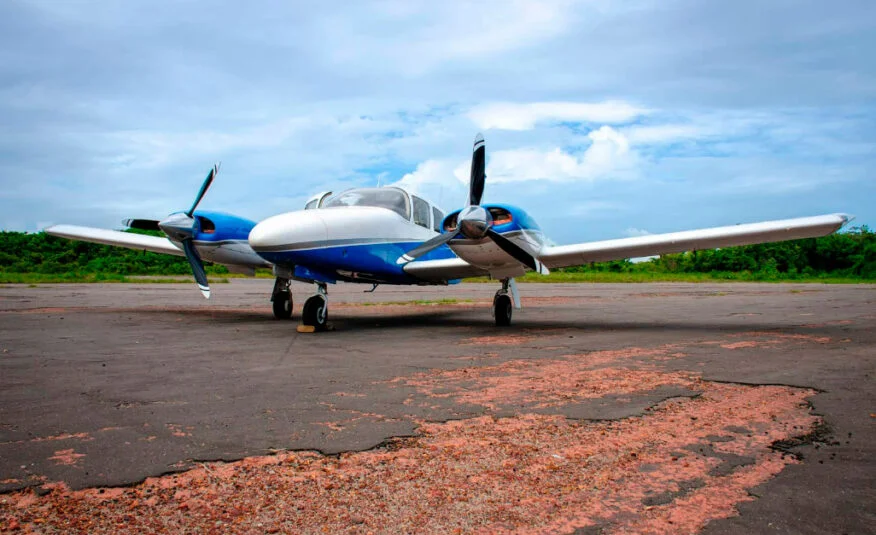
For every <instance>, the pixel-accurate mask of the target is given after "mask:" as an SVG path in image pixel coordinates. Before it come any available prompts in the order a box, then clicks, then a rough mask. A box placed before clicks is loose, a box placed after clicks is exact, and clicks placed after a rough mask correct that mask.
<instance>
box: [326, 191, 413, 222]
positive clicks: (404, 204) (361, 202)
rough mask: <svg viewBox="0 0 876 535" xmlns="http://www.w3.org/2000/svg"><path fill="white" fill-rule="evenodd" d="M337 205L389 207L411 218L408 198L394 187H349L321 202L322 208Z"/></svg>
mask: <svg viewBox="0 0 876 535" xmlns="http://www.w3.org/2000/svg"><path fill="white" fill-rule="evenodd" d="M337 206H376V207H378V208H389V209H390V210H392V211H393V212H395V213H397V214H398V215H400V216H402V217H403V218H405V219H410V218H411V212H410V208H409V207H408V199H407V196H406V195H405V194H404V192H403V191H401V190H399V189H395V188H362V189H351V190H349V191H345V192H343V193H340V194H338V195H337V196H336V197H332V198H331V199H329V200H327V201H326V202H325V204H323V207H324V208H332V207H337Z"/></svg>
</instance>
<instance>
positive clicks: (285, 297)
mask: <svg viewBox="0 0 876 535" xmlns="http://www.w3.org/2000/svg"><path fill="white" fill-rule="evenodd" d="M271 304H272V305H273V309H274V317H275V318H276V319H278V320H287V319H289V318H291V317H292V292H290V291H289V279H284V278H280V277H277V280H276V282H274V291H273V292H272V293H271Z"/></svg>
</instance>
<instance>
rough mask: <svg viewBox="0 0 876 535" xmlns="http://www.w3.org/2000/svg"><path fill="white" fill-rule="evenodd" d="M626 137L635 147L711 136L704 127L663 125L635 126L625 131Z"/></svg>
mask: <svg viewBox="0 0 876 535" xmlns="http://www.w3.org/2000/svg"><path fill="white" fill-rule="evenodd" d="M623 132H624V135H625V136H626V137H627V139H629V140H630V143H632V144H634V145H659V144H664V143H674V142H677V141H681V140H685V139H695V138H697V137H702V136H704V135H707V134H710V133H711V132H709V131H708V130H706V129H704V128H703V127H700V126H696V125H690V124H661V125H653V126H633V127H630V128H626V129H624V131H623Z"/></svg>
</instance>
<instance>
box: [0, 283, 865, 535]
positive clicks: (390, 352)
mask: <svg viewBox="0 0 876 535" xmlns="http://www.w3.org/2000/svg"><path fill="white" fill-rule="evenodd" d="M271 286H272V281H271V280H264V279H259V280H247V279H232V282H231V283H229V284H215V285H214V287H213V298H212V299H210V300H209V301H205V300H203V299H202V298H201V297H200V295H199V294H198V291H197V288H196V287H195V286H194V285H193V284H105V285H103V284H86V285H70V284H65V285H38V286H37V287H28V286H25V285H6V286H2V287H0V522H2V523H0V529H13V528H19V527H21V528H22V529H32V530H36V531H41V530H45V531H52V529H57V530H61V529H63V530H71V531H81V532H85V531H90V532H99V531H100V529H97V528H98V527H100V526H98V525H96V524H89V525H88V526H85V525H83V524H77V523H76V522H77V520H76V519H75V518H74V519H71V518H66V517H64V514H67V515H68V516H70V517H75V516H77V515H78V516H79V517H82V516H90V517H91V518H92V520H94V519H95V518H104V519H110V520H106V522H110V521H112V522H116V521H118V522H119V523H117V524H113V525H112V526H111V525H110V524H106V525H103V529H105V530H108V531H114V530H117V529H121V527H126V528H127V529H130V530H132V531H139V530H146V531H148V530H160V529H173V528H174V526H177V527H179V526H178V525H175V524H171V523H170V522H173V521H175V520H173V515H174V514H177V513H178V512H179V511H180V510H184V511H185V512H186V515H188V516H187V517H186V518H188V519H189V520H191V519H192V518H202V517H203V518H204V519H206V518H207V516H206V515H207V514H208V512H215V510H216V508H217V507H218V506H217V505H215V501H217V500H225V501H226V502H227V501H229V500H238V501H239V503H240V504H244V505H240V508H241V511H242V512H240V514H239V515H237V517H235V515H234V514H232V513H228V515H230V516H228V515H226V516H227V517H226V516H223V517H221V518H220V519H219V520H216V522H220V524H221V522H226V523H227V522H232V521H233V519H234V518H238V517H239V518H238V520H240V518H245V519H247V522H255V521H256V520H258V522H259V523H258V524H257V525H258V526H259V528H258V529H256V528H253V530H255V531H260V530H261V531H273V530H274V529H275V528H276V530H277V531H300V532H311V531H312V532H318V531H319V530H320V529H329V531H330V532H353V533H359V532H361V533H367V532H369V531H371V532H375V533H377V532H406V531H407V532H452V531H454V530H457V531H458V532H470V531H478V530H480V531H482V532H499V531H502V530H505V531H507V532H518V531H519V532H553V533H603V532H605V533H611V532H637V533H645V532H654V533H675V532H704V533H876V460H874V459H876V446H874V444H876V380H874V378H876V351H874V349H876V307H874V304H876V285H815V284H805V285H804V284H742V283H726V284H679V283H656V284H525V285H521V286H520V289H521V294H522V296H523V306H524V308H523V309H522V310H518V311H515V313H514V318H513V320H512V325H511V327H510V328H497V327H495V326H494V324H493V320H492V317H491V315H490V310H489V303H490V301H491V299H492V295H493V293H494V292H495V291H496V286H497V285H494V284H461V285H456V286H450V287H446V288H442V287H438V288H434V287H425V288H416V287H387V286H381V287H379V288H378V289H377V291H376V292H374V293H363V291H362V290H363V289H367V287H366V286H356V285H343V284H341V285H337V286H335V287H330V288H329V303H330V308H329V321H330V322H332V323H333V325H334V327H335V330H334V331H332V332H325V333H317V334H301V333H298V332H296V329H295V327H296V325H297V319H298V315H299V313H300V308H301V305H302V304H303V301H304V298H306V297H307V296H308V295H309V294H310V293H312V289H311V288H309V287H308V286H307V285H298V284H296V285H293V296H294V297H295V299H296V302H295V311H294V316H293V320H291V321H278V320H275V319H273V318H272V316H271V312H270V303H269V302H268V299H267V298H268V296H269V294H270V290H271ZM440 300H447V301H441V302H439V301H440ZM308 452H309V453H308ZM313 452H316V453H313ZM260 456H270V457H260ZM245 458H254V459H261V460H260V461H258V462H255V461H253V460H250V461H244V463H246V462H249V463H250V464H240V463H231V464H226V463H227V462H231V461H238V460H241V459H245ZM218 461H222V462H221V463H217V464H214V463H215V462H218ZM265 466H267V468H265ZM304 466H307V467H310V468H308V470H304V468H302V467H304ZM211 467H212V468H211ZM217 467H227V469H225V468H223V469H222V470H224V471H223V472H222V473H223V474H225V476H223V477H224V478H225V479H222V478H219V479H216V478H218V477H219V476H216V475H215V474H216V473H218V472H219V471H220V469H219V468H217ZM272 467H273V468H272ZM281 469H282V470H281ZM253 471H255V472H253ZM181 473H184V474H188V475H187V476H185V477H187V478H188V479H185V478H183V479H180V478H181V477H183V475H184V474H181ZM252 473H257V474H256V475H257V476H258V477H261V478H266V479H252V480H247V481H248V483H247V484H246V485H230V484H226V483H228V482H229V481H236V480H237V479H236V478H244V477H250V475H252ZM168 474H176V475H168ZM205 474H208V475H209V474H212V475H211V476H210V477H207V475H205ZM363 474H365V475H364V476H363ZM159 476H163V477H159ZM211 477H212V478H213V479H211ZM252 477H255V476H252ZM147 478H150V479H147ZM276 478H281V479H276ZM144 480H145V482H144ZM214 480H215V481H214ZM160 481H166V483H158V482H160ZM211 481H212V483H211ZM216 481H219V482H220V483H222V482H224V483H222V484H223V485H225V486H224V487H222V489H224V490H216V487H215V485H216V484H218V483H216ZM353 482H355V484H354V483H353ZM208 484H209V485H213V487H210V490H209V492H208V491H207V490H203V493H202V494H199V492H201V490H198V489H206V485H208ZM378 484H379V488H378V487H376V486H375V485H378ZM265 485H274V486H276V488H279V487H280V486H282V488H284V489H285V491H284V492H286V493H288V495H289V496H292V495H295V493H297V492H302V493H303V494H302V496H301V498H300V499H301V500H305V499H310V498H312V496H313V495H314V492H315V491H314V492H310V491H307V492H305V491H304V490H302V489H305V490H306V489H307V488H309V487H307V485H318V489H319V491H318V493H317V494H319V496H320V497H321V498H320V500H318V501H317V502H315V503H313V504H312V507H313V509H311V510H309V511H308V510H307V509H306V508H304V507H300V506H296V507H289V506H288V503H287V504H286V505H285V506H284V507H279V506H278V507H277V511H276V512H273V513H270V514H269V513H267V512H265V511H266V510H267V509H268V508H266V507H265V503H266V502H265V500H266V499H267V498H265V497H264V496H261V495H257V494H252V493H256V492H257V491H258V489H263V488H267V487H265ZM119 486H124V487H125V489H122V490H119V491H118V492H117V493H114V494H112V495H113V496H114V498H113V500H111V501H109V502H107V501H100V500H98V501H94V500H96V499H97V498H94V497H93V495H92V494H82V493H79V494H77V492H76V491H78V490H79V489H90V488H97V487H100V488H101V490H100V492H101V493H103V492H104V489H103V488H104V487H119ZM220 486H221V485H220ZM226 487H227V488H226ZM354 487H355V492H353V491H352V490H351V489H353V488H354ZM174 488H176V489H177V490H174V491H173V492H171V491H170V490H168V493H169V494H167V495H166V496H165V495H163V494H161V492H164V490H162V489H174ZM182 488H186V489H188V490H185V492H183V491H182V490H179V489H182ZM272 488H274V487H272ZM314 488H316V487H314ZM149 489H158V490H155V494H154V495H153V496H154V500H152V501H149V500H145V501H144V500H143V499H142V496H144V495H146V494H149V492H151V491H150V490H149ZM84 492H90V491H84ZM181 492H183V494H180V493H181ZM223 492H225V493H226V494H223ZM119 493H121V494H119ZM134 493H136V496H137V497H138V498H137V499H136V500H135V499H134V497H133V496H134ZM144 493H145V494H144ZM248 493H249V494H248ZM381 493H383V494H381ZM387 493H389V494H387ZM273 494H274V495H277V494H279V493H277V492H273ZM354 495H355V496H354ZM389 495H391V496H392V499H391V500H389V499H387V498H386V496H389ZM462 495H464V496H462ZM308 496H309V497H310V498H308ZM359 496H361V499H362V500H363V501H362V502H361V503H359V502H355V500H356V499H359V498H357V497H359ZM381 496H383V497H382V498H381ZM461 496H462V497H461ZM123 499H129V500H130V503H129V504H128V505H130V507H129V506H128V505H126V506H125V508H124V509H125V510H124V511H121V510H119V511H118V512H114V511H115V510H114V508H117V509H120V508H121V506H120V505H119V503H121V500H123ZM270 499H272V500H273V499H277V498H276V496H273V497H271V498H270ZM150 500H151V498H150ZM181 500H187V501H186V502H185V506H184V507H183V505H179V504H177V503H176V502H177V501H181ZM210 500H213V501H212V502H211V501H210ZM332 500H334V501H332ZM338 500H341V501H343V500H347V501H345V502H344V503H345V505H343V507H342V508H341V509H339V507H341V506H340V505H337V502H338ZM367 500H370V501H367ZM388 501H391V502H392V507H389V508H388V509H386V510H383V509H382V508H381V507H377V508H375V507H374V503H375V502H378V503H387V502H388ZM126 503H127V502H126ZM144 503H146V505H145V506H144ZM296 503H298V502H296ZM300 503H303V502H300ZM70 504H76V507H73V508H71V509H69V510H67V511H68V512H67V513H64V512H63V511H64V510H65V509H64V507H72V506H71V505H70ZM82 504H87V508H85V507H86V506H85V505H82ZM131 504H133V505H131ZM211 504H212V505H211ZM245 504H250V506H251V508H250V509H246V507H249V506H246V505H245ZM144 507H145V509H144ZM162 507H167V508H168V509H167V511H169V512H168V513H167V514H166V515H165V514H164V513H163V512H162V511H164V509H161V508H162ZM96 508H97V509H100V510H101V512H100V514H97V513H95V511H96V510H97V509H96ZM378 509H380V510H378ZM133 510H137V511H139V513H138V514H136V515H135V514H133V513H131V511H133ZM70 511H72V512H70ZM223 511H225V509H223ZM351 511H352V512H351ZM226 512H227V511H226ZM317 513H319V514H317ZM223 514H224V513H223ZM94 515H97V516H94ZM112 515H117V516H112ZM198 515H201V516H198ZM320 515H323V516H320ZM351 515H352V516H351ZM141 517H148V520H142V519H141ZM210 518H211V520H210V521H211V522H213V520H212V519H213V517H210ZM119 519H122V520H119ZM137 522H146V523H144V524H137ZM148 522H153V523H152V524H149V523H148ZM155 522H158V524H155ZM161 522H164V523H163V524H162V523H161ZM180 522H185V521H183V520H180ZM220 524H210V526H212V527H215V526H219V525H220ZM181 525H184V524H181ZM224 525H226V526H228V525H230V524H224ZM234 525H235V526H237V527H238V528H239V529H237V530H238V531H246V530H244V529H242V528H241V526H242V525H243V524H234ZM252 525H256V524H252ZM113 526H114V527H115V528H116V529H110V528H112V527H113ZM263 526H264V527H263ZM270 526H273V527H271V529H268V527H270ZM49 528H51V529H49ZM123 531H124V530H123ZM220 531H222V530H220Z"/></svg>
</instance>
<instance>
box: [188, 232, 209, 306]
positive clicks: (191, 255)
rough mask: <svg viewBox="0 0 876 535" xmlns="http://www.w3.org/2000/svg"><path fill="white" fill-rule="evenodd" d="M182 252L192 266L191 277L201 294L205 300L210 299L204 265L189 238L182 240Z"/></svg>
mask: <svg viewBox="0 0 876 535" xmlns="http://www.w3.org/2000/svg"><path fill="white" fill-rule="evenodd" d="M182 245H183V250H184V251H185V253H186V259H188V261H189V264H190V265H191V266H192V275H194V276H195V282H197V283H198V288H200V290H201V293H202V294H203V295H204V297H205V298H207V299H210V284H209V283H208V282H207V272H206V271H204V263H203V262H202V261H201V255H199V254H198V250H197V249H196V248H195V244H194V243H192V239H191V238H187V239H185V240H182Z"/></svg>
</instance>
